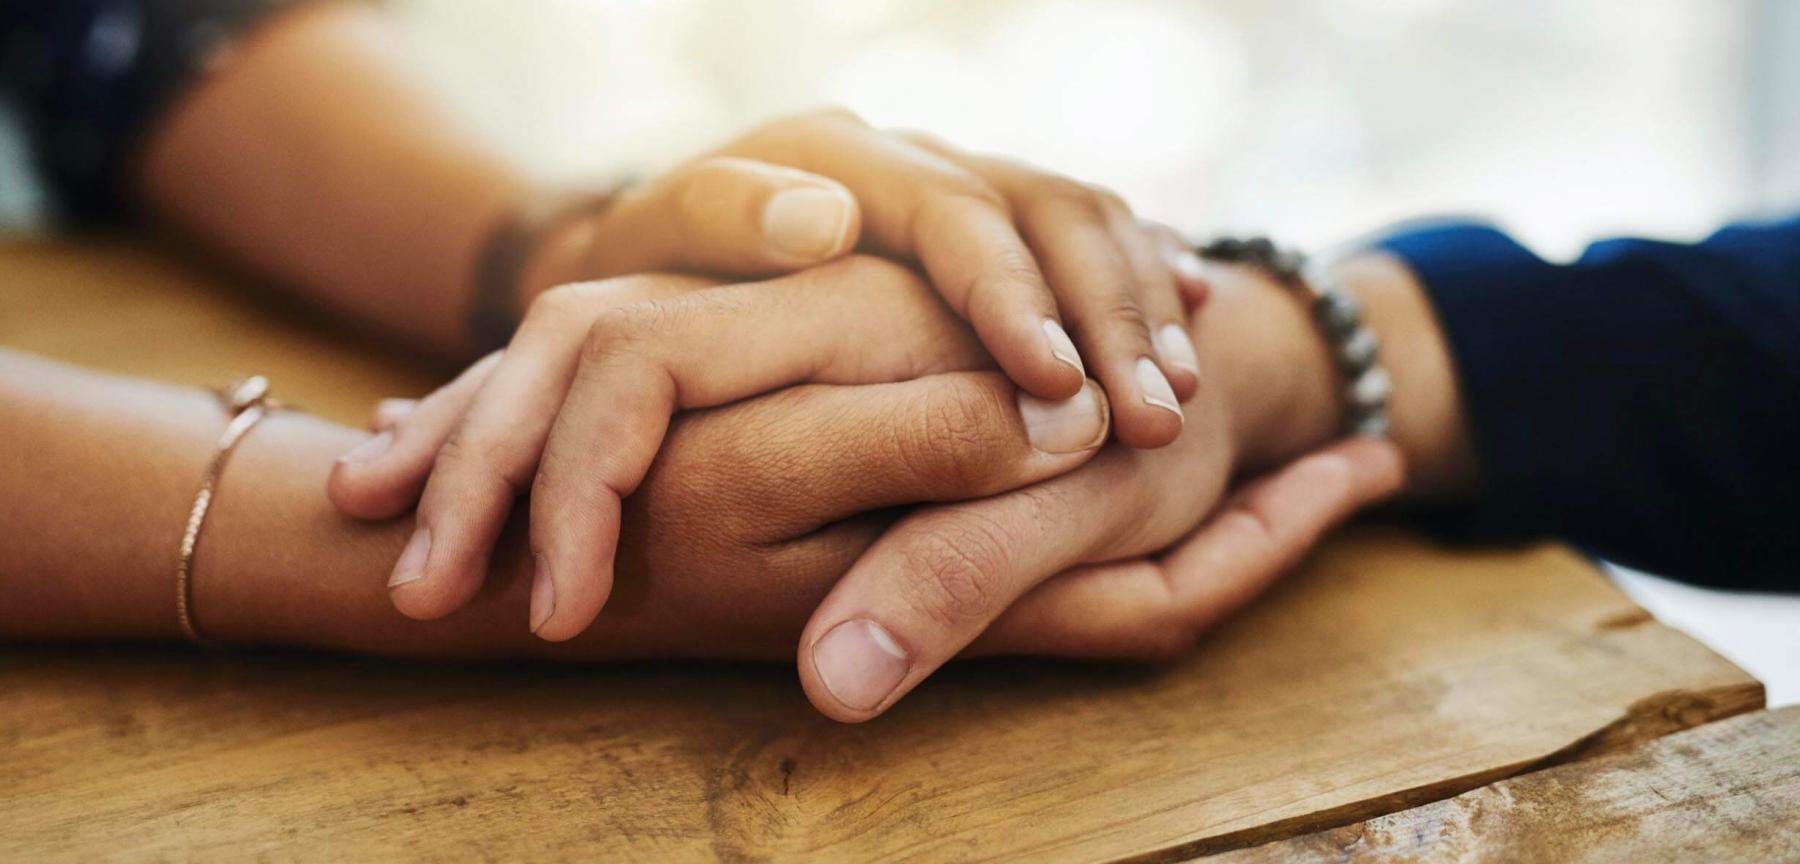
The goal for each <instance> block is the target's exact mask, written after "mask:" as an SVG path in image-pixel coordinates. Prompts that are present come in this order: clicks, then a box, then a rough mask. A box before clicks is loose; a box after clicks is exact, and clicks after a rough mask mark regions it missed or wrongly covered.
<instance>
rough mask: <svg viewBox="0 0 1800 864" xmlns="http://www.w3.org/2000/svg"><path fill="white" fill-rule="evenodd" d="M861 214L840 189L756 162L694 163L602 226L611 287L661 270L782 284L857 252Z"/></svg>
mask: <svg viewBox="0 0 1800 864" xmlns="http://www.w3.org/2000/svg"><path fill="white" fill-rule="evenodd" d="M861 230H862V212H861V209H860V208H859V207H858V206H857V203H856V198H855V197H854V196H852V195H851V194H850V190H848V189H845V188H844V187H843V185H842V184H840V183H838V182H837V181H835V180H830V179H827V178H825V177H821V176H819V175H817V174H809V173H807V172H805V171H799V170H795V169H793V168H784V167H782V166H779V165H772V164H770V163H767V162H759V161H756V160H753V159H740V158H736V157H729V156H714V157H708V158H705V159H700V160H698V161H695V162H690V163H688V164H686V165H683V166H681V167H680V168H677V169H675V170H674V171H671V172H669V173H667V174H663V175H661V176H658V177H656V178H654V179H651V180H649V181H647V182H645V183H643V184H641V185H639V186H637V187H635V188H633V189H631V190H629V191H627V192H625V193H623V195H622V196H621V197H620V199H619V201H618V202H617V203H616V204H614V205H613V207H612V208H611V209H610V210H609V211H608V212H607V215H606V216H605V217H604V218H603V219H602V220H601V223H600V225H599V226H598V234H597V236H596V238H595V253H594V256H593V258H592V259H591V260H592V261H593V262H594V266H595V268H596V269H597V270H598V271H600V272H595V273H593V274H590V276H589V278H605V277H608V276H614V275H622V274H626V273H641V272H645V271H654V270H682V271H694V272H703V273H715V274H721V275H732V276H773V275H777V274H781V273H786V272H790V271H793V270H800V269H804V268H806V267H810V266H812V265H814V264H818V263H820V262H823V261H829V260H831V259H833V258H837V257H839V256H841V255H843V254H845V253H847V252H849V251H850V250H851V249H854V248H855V247H856V241H857V237H858V235H859V233H860V232H861Z"/></svg>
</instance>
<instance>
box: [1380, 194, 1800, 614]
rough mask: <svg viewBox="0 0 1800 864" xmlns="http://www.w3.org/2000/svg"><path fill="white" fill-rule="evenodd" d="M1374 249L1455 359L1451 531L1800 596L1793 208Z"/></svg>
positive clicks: (1798, 327)
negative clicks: (1430, 309) (1573, 234)
mask: <svg viewBox="0 0 1800 864" xmlns="http://www.w3.org/2000/svg"><path fill="white" fill-rule="evenodd" d="M1380 246H1381V247H1382V248H1383V249H1385V250H1386V251H1388V252H1390V253H1392V254H1394V255H1397V256H1398V257H1399V258H1401V259H1402V260H1404V261H1405V262H1406V263H1407V264H1408V265H1410V266H1411V267H1412V269H1413V271H1414V272H1415V273H1416V274H1417V275H1418V276H1419V278H1420V279H1421V281H1422V282H1423V284H1424V286H1425V289H1426V291H1427V293H1428V294H1429V295H1430V297H1431V300H1432V302H1433V304H1434V306H1435V308H1436V311H1437V314H1438V317H1439V319H1440V321H1441V322H1442V324H1443V327H1444V329H1445V331H1446V333H1447V334H1448V338H1449V342H1450V345H1451V350H1452V353H1453V355H1454V361H1455V364H1456V367H1457V372H1458V378H1459V381H1460V383H1461V387H1462V396H1463V400H1464V408H1465V411H1466V414H1467V416H1468V418H1469V423H1470V427H1471V430H1472V433H1473V435H1474V438H1475V445H1476V448H1477V453H1478V456H1479V459H1480V463H1481V474H1482V489H1481V492H1480V494H1479V496H1478V498H1477V499H1476V500H1475V501H1474V502H1473V503H1472V504H1471V505H1470V507H1469V509H1468V510H1467V512H1463V513H1459V514H1454V515H1453V516H1452V518H1451V519H1450V520H1449V521H1451V522H1453V524H1454V525H1455V527H1456V530H1458V531H1459V532H1462V533H1467V534H1471V535H1474V536H1476V537H1480V538H1485V539H1520V540H1522V539H1529V538H1535V537H1543V536H1555V537H1561V538H1564V539H1566V540H1568V541H1570V542H1572V543H1574V544H1576V545H1578V546H1581V547H1583V548H1586V549H1587V550H1589V551H1590V552H1592V553H1594V554H1596V555H1599V556H1600V557H1603V558H1607V559H1610V560H1614V561H1617V562H1619V563H1621V564H1626V565H1628V566H1632V567H1637V568H1639V569H1643V570H1648V571H1650V572H1655V573H1661V574H1664V575H1667V576H1671V577H1674V578H1678V579H1684V580H1687V581H1691V582H1697V583H1703V584H1708V585H1714V586H1720V587H1734V588H1746V589H1763V590H1789V591H1792V590H1800V218H1796V219H1789V220H1786V221H1781V222H1773V223H1767V224H1755V225H1739V226H1733V227H1730V228H1727V229H1725V230H1723V231H1720V232H1719V233H1717V234H1715V235H1713V236H1712V237H1710V238H1708V239H1707V240H1705V241H1704V242H1701V243H1698V244H1693V245H1680V244H1672V243H1661V242H1654V241H1649V240H1631V239H1625V240H1608V241H1605V242H1601V243H1597V244H1595V245H1593V246H1591V247H1589V248H1588V250H1587V251H1586V253H1585V254H1583V255H1582V256H1581V258H1580V259H1579V260H1577V261H1576V262H1574V263H1572V264H1568V265H1557V264H1551V263H1548V262H1546V261H1544V260H1542V259H1540V258H1539V257H1538V256H1536V255H1534V254H1532V253H1531V252H1530V251H1529V250H1527V249H1525V248H1524V247H1523V246H1520V245H1519V244H1518V243H1516V242H1514V241H1513V240H1512V239H1510V238H1508V237H1507V236H1506V235H1504V234H1501V233H1500V232H1498V231H1495V230H1493V229H1491V228H1487V227H1483V226H1479V225H1470V224H1457V225H1442V226H1436V227H1426V228H1419V229H1414V230H1410V231H1406V232H1404V233H1400V234H1397V235H1394V236H1391V237H1388V238H1387V239H1386V240H1384V241H1382V242H1381V244H1380Z"/></svg>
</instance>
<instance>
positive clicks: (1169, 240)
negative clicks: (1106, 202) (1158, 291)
mask: <svg viewBox="0 0 1800 864" xmlns="http://www.w3.org/2000/svg"><path fill="white" fill-rule="evenodd" d="M1141 224H1142V225H1143V226H1144V229H1145V230H1147V231H1149V232H1150V234H1151V236H1153V237H1154V238H1156V242H1157V247H1158V249H1159V250H1160V251H1161V252H1162V256H1163V262H1164V263H1166V264H1167V265H1168V266H1169V269H1170V270H1172V271H1174V273H1175V284H1176V285H1177V286H1179V287H1180V288H1181V296H1182V299H1183V300H1185V301H1186V302H1187V305H1188V308H1189V309H1190V310H1192V309H1195V308H1198V307H1200V306H1202V305H1204V304H1205V303H1206V298H1207V296H1208V295H1210V294H1211V293H1212V283H1210V282H1208V281H1207V280H1206V267H1205V265H1204V264H1202V263H1201V261H1200V256H1199V255H1197V254H1195V252H1194V247H1193V244H1191V243H1189V242H1188V241H1187V240H1186V239H1185V238H1183V237H1182V236H1181V234H1180V233H1178V232H1177V231H1176V230H1175V229H1173V228H1170V227H1169V226H1167V225H1164V224H1162V223H1160V222H1150V221H1148V220H1146V221H1144V222H1142V223H1141Z"/></svg>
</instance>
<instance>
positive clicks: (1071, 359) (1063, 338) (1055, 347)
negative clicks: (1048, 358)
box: [1044, 318, 1087, 375]
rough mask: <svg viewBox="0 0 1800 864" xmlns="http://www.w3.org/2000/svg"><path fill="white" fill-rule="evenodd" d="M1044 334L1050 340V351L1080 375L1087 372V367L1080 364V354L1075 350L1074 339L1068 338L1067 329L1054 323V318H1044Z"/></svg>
mask: <svg viewBox="0 0 1800 864" xmlns="http://www.w3.org/2000/svg"><path fill="white" fill-rule="evenodd" d="M1044 336H1045V337H1046V338H1048V339H1049V340H1050V353H1051V354H1053V355H1055V357H1056V359H1058V360H1061V361H1062V362H1064V363H1067V364H1069V365H1070V366H1073V367H1075V371H1077V372H1080V373H1081V374H1082V375H1086V374H1087V367H1086V366H1083V365H1081V354H1080V353H1079V352H1077V351H1076V350H1075V340H1073V339H1070V338H1069V333H1068V331H1066V330H1064V329H1063V328H1062V325H1061V324H1058V323H1056V319H1054V318H1045V319H1044Z"/></svg>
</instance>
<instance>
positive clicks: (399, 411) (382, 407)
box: [375, 399, 419, 423]
mask: <svg viewBox="0 0 1800 864" xmlns="http://www.w3.org/2000/svg"><path fill="white" fill-rule="evenodd" d="M417 407H419V400H417V399H383V400H381V401H380V402H377V403H375V415H376V416H378V417H380V418H381V419H382V420H383V421H385V422H388V423H398V422H400V418H402V417H405V416H406V415H408V414H411V413H412V412H413V409H414V408H417Z"/></svg>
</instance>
